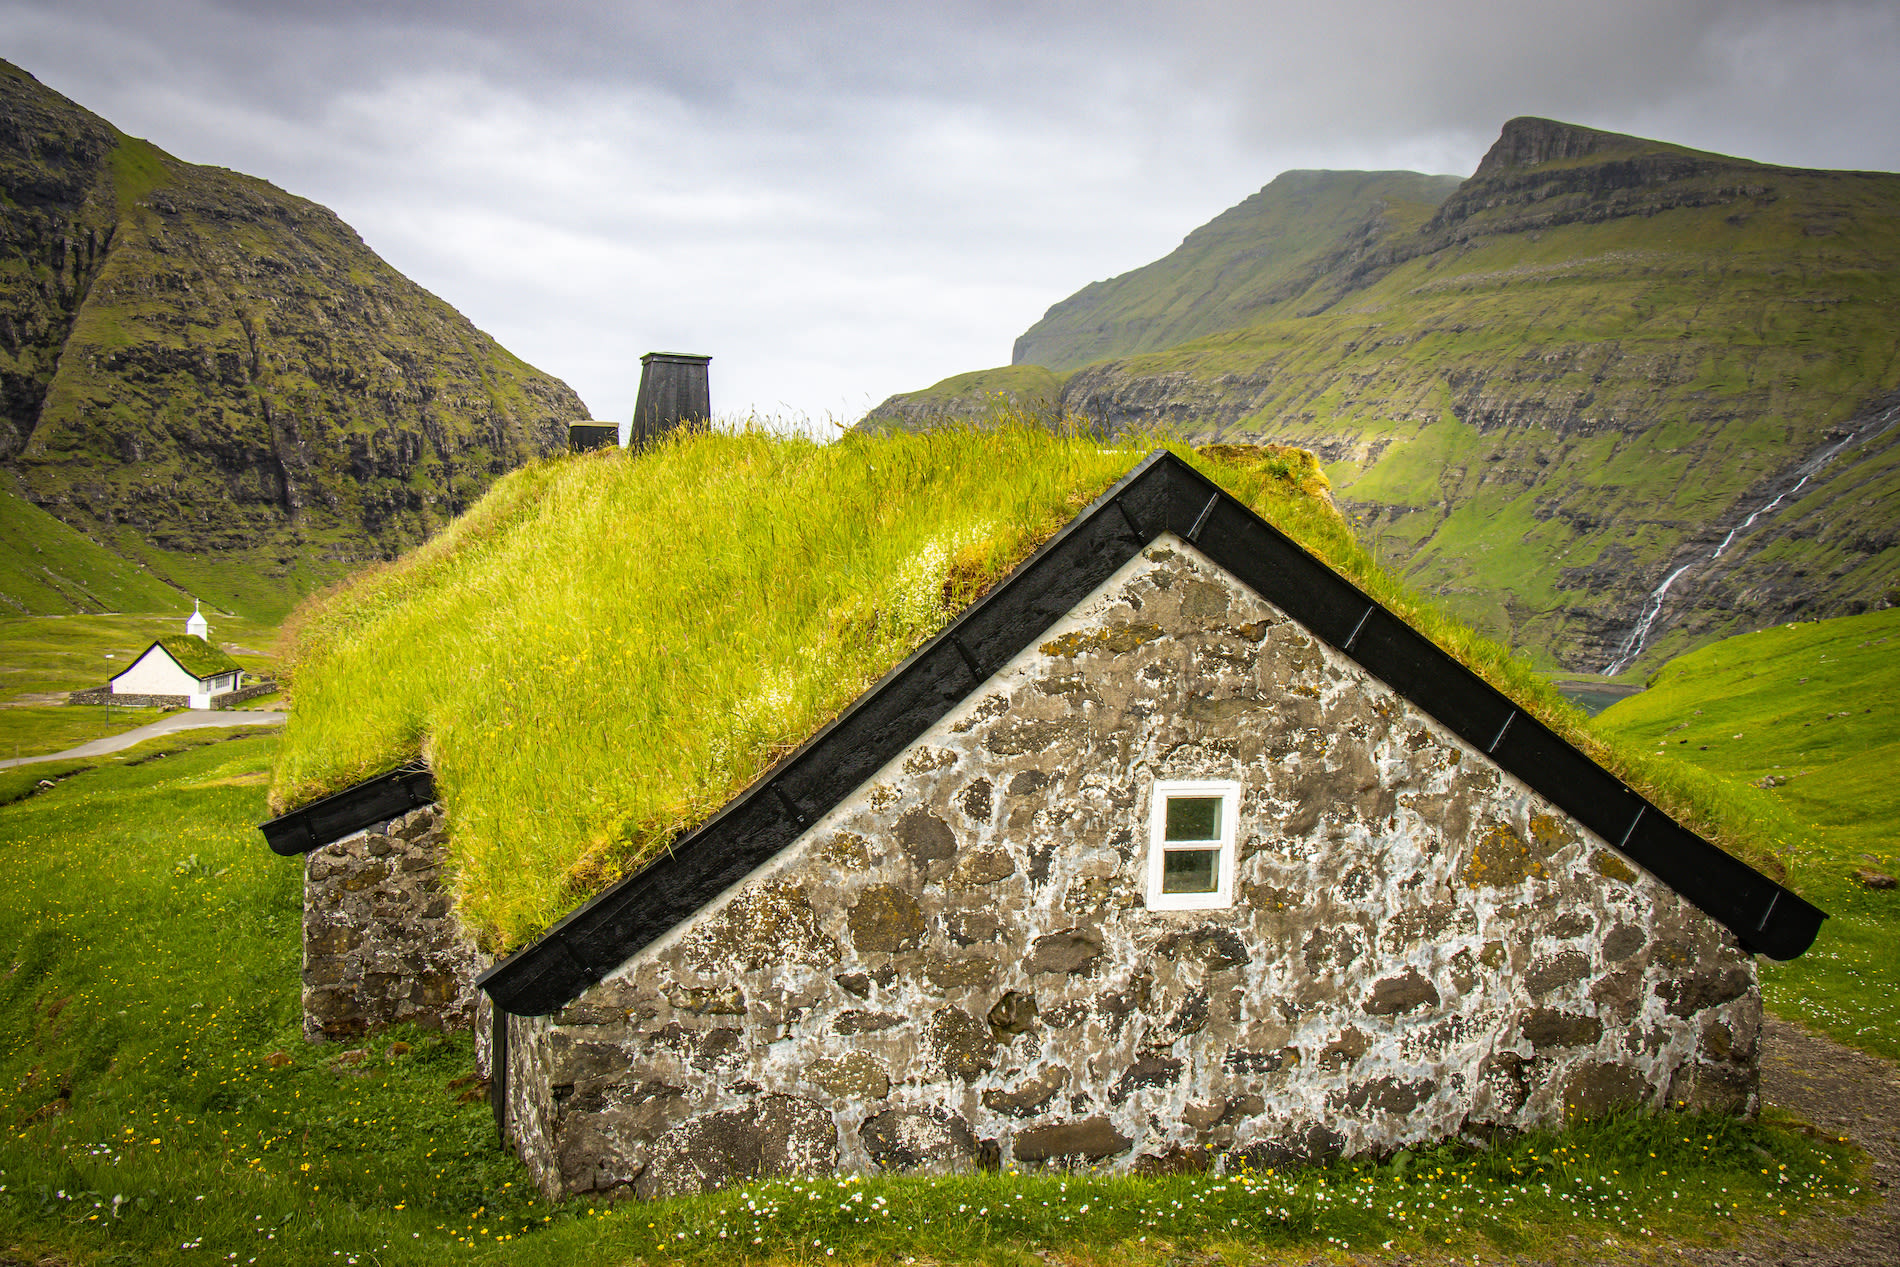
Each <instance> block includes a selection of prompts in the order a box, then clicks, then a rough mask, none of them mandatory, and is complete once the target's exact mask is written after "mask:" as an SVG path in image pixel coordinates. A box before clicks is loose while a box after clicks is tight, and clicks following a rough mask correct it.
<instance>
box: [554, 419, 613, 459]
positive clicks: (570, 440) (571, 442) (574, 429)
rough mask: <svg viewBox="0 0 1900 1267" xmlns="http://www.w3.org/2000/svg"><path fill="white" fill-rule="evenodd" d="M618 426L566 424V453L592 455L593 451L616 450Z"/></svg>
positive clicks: (601, 423)
mask: <svg viewBox="0 0 1900 1267" xmlns="http://www.w3.org/2000/svg"><path fill="white" fill-rule="evenodd" d="M619 445H620V424H619V423H617V422H570V423H568V424H567V451H568V452H569V453H592V452H593V451H594V450H595V449H607V448H617V447H619Z"/></svg>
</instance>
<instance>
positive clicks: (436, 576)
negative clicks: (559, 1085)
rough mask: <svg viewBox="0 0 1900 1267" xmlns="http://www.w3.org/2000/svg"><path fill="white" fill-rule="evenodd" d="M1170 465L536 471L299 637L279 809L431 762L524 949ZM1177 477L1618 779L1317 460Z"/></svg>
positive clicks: (1208, 460)
mask: <svg viewBox="0 0 1900 1267" xmlns="http://www.w3.org/2000/svg"><path fill="white" fill-rule="evenodd" d="M1152 447H1153V446H1152V445H1151V444H1141V445H1136V446H1132V447H1105V446H1104V444H1103V442H1101V441H1100V440H1098V439H1096V438H1093V437H1090V436H1085V435H1058V434H1052V433H1050V432H1048V431H1045V430H1040V429H1035V428H1029V427H1016V426H1004V427H1000V428H996V429H993V430H987V431H976V430H942V431H937V432H933V433H930V434H924V435H917V434H893V435H887V436H869V435H862V434H856V433H853V434H850V435H847V436H846V437H844V438H843V439H841V440H839V441H836V442H834V443H831V444H824V445H821V444H817V443H814V442H812V441H809V440H805V439H798V438H786V437H782V436H772V435H767V434H763V433H758V432H745V433H741V434H720V433H713V434H695V435H682V436H678V437H675V438H673V439H671V440H669V441H667V442H665V443H663V444H660V445H658V446H656V447H654V448H651V449H649V450H647V451H646V452H644V453H642V454H641V455H640V456H638V457H633V456H629V455H628V454H626V453H625V452H622V451H619V450H606V451H602V452H597V453H593V454H587V455H581V456H573V457H562V458H555V459H551V460H548V461H544V462H540V463H537V464H534V465H531V466H528V467H525V468H523V469H521V470H518V471H516V472H514V473H513V474H511V475H509V476H507V477H505V478H503V479H501V480H499V481H497V483H496V484H495V485H494V487H493V488H492V489H490V491H489V492H488V494H487V495H486V496H485V497H484V498H483V499H482V501H481V502H479V503H478V504H477V505H476V506H475V507H474V508H473V509H472V510H470V511H469V512H468V513H467V514H465V515H463V516H462V517H461V518H460V519H458V520H456V521H455V522H454V523H453V524H451V525H450V526H449V527H448V528H447V529H445V530H444V531H443V532H442V533H441V534H440V535H438V536H437V537H436V538H434V539H433V540H431V541H430V542H429V543H428V544H426V545H424V546H422V547H420V548H419V549H417V550H415V551H413V552H411V553H410V554H409V555H406V556H405V557H404V558H402V559H401V560H399V561H397V562H396V563H394V564H390V565H386V566H383V567H379V568H376V569H373V570H371V571H369V572H367V573H364V574H362V575H360V576H358V577H357V578H355V579H354V580H353V581H351V582H350V583H349V584H348V585H346V586H344V587H341V588H339V589H337V590H334V591H332V592H330V593H327V594H324V595H320V596H318V597H317V598H314V599H312V600H311V601H309V602H307V603H306V604H305V605H304V606H303V607H302V608H300V609H299V610H298V612H297V613H295V614H294V615H293V617H292V620H291V624H290V625H289V626H288V627H287V629H286V636H287V641H288V653H289V654H288V657H287V658H288V660H289V662H290V663H289V674H288V677H289V689H290V692H291V695H292V699H293V701H294V703H293V707H292V710H291V715H290V721H289V724H288V726H287V727H286V731H285V736H284V741H283V743H282V744H281V746H280V748H279V752H278V756H277V760H276V766H275V770H274V773H273V781H272V791H271V801H272V807H273V809H274V810H276V811H280V812H281V811H283V810H286V809H290V808H293V807H295V806H298V805H301V804H304V803H307V802H308V801H311V800H313V799H315V798H316V797H318V796H321V795H324V794H327V793H329V792H333V791H337V790H339V789H341V788H344V787H347V786H350V785H352V784H354V783H357V782H360V781H361V780H363V779H366V778H369V777H371V776H373V775H376V774H379V773H382V772H384V771H386V770H390V769H394V768H396V767H397V766H399V765H401V764H403V763H405V762H407V761H409V760H412V759H414V758H415V757H417V756H418V755H420V756H424V757H426V758H427V759H428V761H429V762H430V764H431V766H432V767H433V769H434V772H435V777H436V783H437V786H438V788H439V789H440V790H441V793H442V795H443V797H444V799H445V801H446V802H447V803H448V805H449V809H450V824H451V840H450V844H449V854H450V864H451V868H452V870H453V872H454V874H455V877H456V887H457V898H458V903H459V907H460V912H461V915H462V917H463V919H464V921H465V922H466V923H467V924H468V925H469V927H470V928H471V929H473V930H474V931H475V932H476V934H477V935H478V937H480V938H481V940H482V941H483V942H484V944H485V945H486V946H487V947H488V948H489V949H491V950H494V951H502V950H507V949H512V948H514V947H517V946H520V945H522V944H524V943H525V942H527V941H529V940H531V939H532V938H533V937H535V936H537V935H538V934H539V933H540V932H542V931H543V930H545V929H546V928H547V927H548V926H549V925H550V924H552V923H553V922H554V921H555V920H557V919H558V918H560V917H561V916H562V915H563V914H565V913H566V912H567V911H568V910H570V909H571V908H572V907H573V906H574V905H575V904H577V903H578V902H580V901H582V900H584V899H585V898H587V897H590V896H592V895H593V894H594V893H597V892H599V891H600V890H601V889H603V888H605V887H606V886H607V885H608V884H610V883H611V882H612V881H613V880H615V879H616V878H618V877H619V876H620V875H622V874H625V873H626V872H627V871H629V870H631V869H632V868H634V867H636V866H638V865H639V864H640V863H641V862H642V861H644V860H645V859H646V858H647V857H649V856H651V854H652V853H653V852H655V851H656V850H658V849H660V848H663V847H664V845H665V844H666V843H667V842H669V841H671V840H672V839H673V838H674V837H675V836H676V835H677V834H678V833H679V832H680V831H682V830H685V829H687V828H689V827H692V826H695V825H697V824H698V823H700V822H701V821H703V820H704V819H705V818H707V817H708V816H710V815H711V814H712V813H713V812H714V811H715V810H717V809H718V808H719V807H720V806H722V805H723V804H725V802H726V801H728V800H729V799H731V797H732V796H733V795H734V794H736V793H737V792H738V791H740V790H741V789H742V788H743V787H744V786H745V785H746V784H747V783H749V782H751V781H752V780H753V779H754V778H756V777H757V776H758V775H759V774H761V773H763V772H764V771H765V770H766V769H767V768H768V767H769V766H770V765H771V764H772V762H773V761H775V760H776V759H777V758H779V757H780V756H782V755H784V754H785V753H786V752H788V751H790V750H791V749H792V748H794V747H796V746H797V745H798V744H799V743H800V742H802V741H803V740H804V739H806V738H807V737H809V736H810V735H811V734H812V733H813V732H815V731H816V730H817V729H819V727H821V726H822V725H823V724H824V723H825V722H826V721H828V720H829V719H830V718H831V717H833V716H834V715H836V714H837V713H838V712H839V711H840V710H841V709H843V708H844V707H845V706H846V705H848V704H849V703H850V702H851V701H852V700H854V699H855V698H857V697H858V696H859V695H860V694H862V693H863V692H864V691H865V690H866V689H867V688H868V687H870V686H871V685H872V684H873V683H875V682H876V681H877V680H878V678H880V677H881V676H883V675H884V674H885V673H886V672H887V671H889V670H890V669H891V668H892V667H894V666H895V665H897V664H898V663H899V662H901V661H902V660H903V659H904V658H905V657H906V656H907V655H908V654H909V653H910V652H911V651H913V650H915V649H916V648H917V647H918V646H919V645H921V644H922V643H923V642H924V641H926V640H927V639H928V638H929V637H930V636H931V635H932V634H934V633H936V632H937V631H938V630H939V629H941V628H942V627H943V626H944V625H945V624H947V623H948V622H949V621H950V619H951V618H952V617H954V616H955V615H956V613H957V612H959V611H961V610H962V609H963V608H964V607H965V606H967V605H968V604H969V603H970V602H972V601H974V600H975V599H976V598H977V597H979V596H980V595H981V594H982V593H983V592H984V591H986V590H987V589H988V588H989V587H990V586H991V585H993V584H994V583H995V582H996V581H998V580H1000V579H1001V578H1002V577H1003V576H1005V575H1006V574H1007V573H1008V572H1009V571H1010V569H1012V568H1013V567H1015V566H1016V564H1018V563H1020V562H1021V561H1022V560H1023V559H1024V558H1026V557H1027V556H1028V555H1029V554H1030V553H1032V552H1033V551H1034V549H1035V548H1036V547H1037V546H1038V545H1039V544H1041V543H1042V542H1043V541H1045V540H1047V539H1048V538H1049V537H1050V536H1052V535H1053V534H1054V533H1055V532H1056V531H1057V530H1058V529H1059V528H1061V527H1062V525H1063V524H1065V523H1067V522H1068V521H1069V520H1070V519H1072V518H1073V517H1074V516H1075V514H1076V513H1077V512H1078V511H1079V510H1080V509H1081V508H1082V507H1084V506H1086V505H1087V504H1088V503H1089V502H1091V501H1092V500H1094V498H1095V497H1096V496H1098V495H1099V494H1100V493H1101V492H1102V491H1103V490H1104V489H1106V488H1107V487H1108V486H1109V485H1110V484H1112V483H1113V482H1114V481H1115V480H1117V479H1118V478H1120V477H1121V476H1122V475H1123V474H1125V473H1126V472H1127V471H1128V470H1129V469H1130V468H1131V467H1132V466H1134V465H1135V463H1137V462H1138V461H1140V460H1141V458H1142V457H1143V456H1144V455H1145V453H1146V452H1148V451H1149V450H1150V449H1151V448H1152ZM1169 447H1170V448H1173V449H1174V451H1175V452H1176V453H1177V454H1179V455H1180V456H1181V457H1183V458H1185V459H1186V460H1188V461H1190V462H1192V463H1193V464H1194V465H1195V466H1196V467H1197V468H1199V469H1200V470H1201V471H1203V472H1204V473H1205V474H1207V475H1208V476H1209V477H1210V478H1212V479H1214V480H1216V481H1217V482H1218V483H1219V484H1220V485H1221V486H1222V487H1224V488H1225V489H1227V491H1228V492H1230V493H1232V494H1233V495H1234V496H1235V497H1237V498H1239V499H1240V500H1241V501H1243V502H1245V503H1247V504H1248V505H1249V506H1251V507H1252V508H1253V509H1254V510H1255V511H1256V512H1257V513H1259V514H1260V515H1261V516H1262V517H1264V518H1266V519H1267V520H1269V521H1270V522H1272V523H1274V524H1275V525H1276V526H1277V527H1279V528H1280V529H1281V530H1282V531H1284V532H1286V533H1288V534H1289V535H1290V536H1292V537H1293V538H1294V539H1295V540H1297V541H1299V542H1300V543H1301V544H1302V545H1304V546H1305V547H1306V548H1307V549H1308V550H1310V551H1312V552H1313V553H1314V554H1316V555H1318V556H1320V557H1321V558H1322V559H1324V560H1325V561H1326V562H1327V563H1329V564H1330V565H1332V566H1333V567H1334V568H1335V569H1337V570H1338V571H1340V572H1342V573H1343V574H1345V575H1346V576H1348V577H1350V578H1351V579H1352V580H1353V581H1355V582H1356V583H1357V584H1359V585H1360V586H1361V587H1362V588H1364V589H1366V590H1367V591H1368V592H1369V593H1371V594H1372V595H1373V596H1374V597H1376V598H1378V599H1379V600H1380V601H1381V602H1383V603H1385V604H1386V605H1387V606H1389V607H1391V608H1393V609H1394V610H1395V611H1397V612H1398V613H1399V614H1401V615H1402V616H1404V617H1405V618H1406V619H1408V620H1409V621H1411V622H1412V623H1413V625H1414V626H1415V627H1417V628H1419V629H1420V630H1421V632H1424V633H1425V634H1426V635H1427V636H1429V637H1432V638H1433V639H1434V640H1435V641H1437V642H1438V643H1439V644H1440V645H1441V646H1444V647H1445V648H1446V649H1447V650H1449V651H1451V652H1452V653H1453V654H1454V655H1456V656H1458V657H1459V658H1460V659H1461V660H1463V661H1464V662H1465V663H1466V664H1468V665H1470V666H1471V667H1472V668H1474V669H1475V670H1477V671H1478V672H1479V673H1480V674H1482V675H1483V676H1485V677H1486V678H1487V679H1489V680H1490V681H1491V682H1492V683H1493V684H1494V685H1496V686H1498V687H1499V688H1500V689H1503V690H1505V691H1506V692H1507V693H1509V694H1511V695H1512V696H1514V697H1515V698H1516V699H1517V700H1518V701H1519V702H1520V703H1522V704H1524V705H1526V706H1527V707H1529V708H1531V709H1532V710H1533V711H1535V712H1536V713H1537V714H1538V715H1539V716H1540V717H1542V718H1543V719H1544V720H1546V721H1547V722H1548V723H1550V724H1552V725H1553V726H1556V727H1557V728H1558V729H1559V730H1560V733H1564V734H1566V735H1567V736H1569V737H1571V738H1572V739H1573V740H1575V741H1577V742H1580V743H1584V744H1585V745H1586V746H1591V747H1593V748H1594V749H1595V751H1594V752H1593V755H1597V756H1598V757H1599V759H1602V758H1603V756H1604V755H1605V754H1604V753H1603V751H1602V749H1601V745H1596V744H1593V743H1592V741H1591V740H1590V739H1589V737H1588V736H1587V735H1585V734H1584V732H1583V729H1582V727H1583V717H1582V714H1580V713H1578V712H1577V711H1576V710H1574V709H1571V708H1570V707H1569V706H1568V705H1566V704H1564V703H1563V702H1562V701H1561V700H1560V699H1559V698H1558V697H1557V695H1556V694H1555V692H1553V691H1551V690H1550V689H1549V688H1548V686H1546V685H1545V684H1544V683H1543V682H1542V680H1541V679H1539V678H1538V677H1537V676H1536V675H1535V673H1534V672H1533V671H1532V670H1531V669H1530V668H1529V667H1528V666H1527V665H1524V664H1523V663H1522V662H1519V661H1516V660H1513V659H1512V658H1511V657H1510V656H1509V655H1508V653H1506V652H1505V650H1504V649H1503V648H1501V647H1499V646H1497V645H1496V644H1494V643H1491V642H1488V641H1486V640H1485V639H1482V638H1480V637H1478V636H1477V635H1475V634H1473V633H1471V632H1470V631H1469V630H1467V629H1465V628H1463V627H1462V626H1459V625H1457V624H1455V623H1453V622H1450V621H1448V620H1446V619H1444V618H1443V617H1441V616H1439V615H1438V614H1437V613H1435V612H1434V611H1432V610H1431V609H1430V608H1429V607H1427V606H1426V605H1424V604H1422V603H1420V602H1419V601H1418V600H1417V599H1416V598H1414V597H1413V596H1411V595H1410V594H1408V593H1407V592H1406V591H1405V590H1404V589H1403V588H1402V587H1401V586H1399V585H1398V584H1397V583H1396V582H1395V581H1393V580H1392V579H1391V578H1390V577H1389V576H1387V575H1386V574H1385V573H1384V572H1383V571H1382V570H1381V569H1379V567H1378V566H1377V565H1376V564H1375V563H1374V561H1373V560H1372V558H1371V556H1370V555H1369V554H1368V553H1367V552H1366V551H1365V550H1364V549H1363V548H1362V547H1360V546H1359V544H1358V543H1357V542H1356V540H1355V539H1354V538H1353V536H1352V533H1351V531H1350V529H1349V528H1348V527H1347V525H1346V524H1345V522H1344V520H1343V519H1341V517H1340V516H1339V514H1338V512H1337V511H1336V510H1335V509H1334V508H1333V506H1332V503H1331V500H1330V498H1328V497H1327V496H1326V495H1325V489H1326V483H1325V479H1324V477H1323V476H1322V475H1321V474H1320V473H1319V470H1318V467H1317V465H1316V464H1315V463H1314V461H1313V459H1312V456H1311V455H1310V454H1306V453H1304V452H1302V451H1299V450H1288V449H1276V448H1249V447H1239V446H1219V447H1216V448H1211V449H1208V450H1204V451H1202V452H1199V453H1196V452H1194V451H1192V450H1190V449H1188V448H1186V447H1185V446H1179V445H1173V444H1170V445H1169ZM1612 764H1613V768H1618V772H1619V773H1622V774H1624V776H1625V777H1626V778H1628V777H1631V772H1630V770H1629V768H1628V766H1627V763H1621V764H1619V763H1612ZM1632 781H1637V780H1634V779H1633V780H1632ZM1654 785H1655V783H1654V780H1644V781H1640V782H1639V786H1643V787H1644V788H1645V789H1646V790H1647V789H1648V788H1650V787H1653V786H1654ZM1678 799H1680V798H1678ZM1664 803H1667V798H1666V797H1665V798H1664ZM1684 817H1685V821H1692V825H1696V826H1698V827H1699V828H1701V829H1704V830H1705V834H1710V833H1709V832H1708V831H1707V830H1706V823H1703V822H1694V821H1693V820H1694V819H1695V815H1693V814H1691V815H1687V816H1684ZM1705 817H1706V816H1705Z"/></svg>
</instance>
